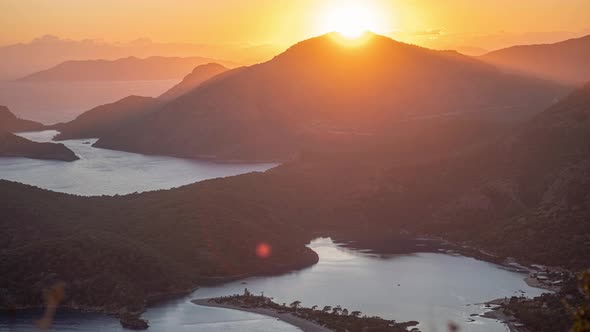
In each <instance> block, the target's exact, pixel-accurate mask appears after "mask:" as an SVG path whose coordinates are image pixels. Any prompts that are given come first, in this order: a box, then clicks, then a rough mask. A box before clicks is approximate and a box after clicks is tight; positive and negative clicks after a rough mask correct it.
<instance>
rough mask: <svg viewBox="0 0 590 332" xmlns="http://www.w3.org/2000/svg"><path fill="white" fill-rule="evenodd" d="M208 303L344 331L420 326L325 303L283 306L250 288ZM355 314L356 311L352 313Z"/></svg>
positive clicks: (397, 331) (387, 331)
mask: <svg viewBox="0 0 590 332" xmlns="http://www.w3.org/2000/svg"><path fill="white" fill-rule="evenodd" d="M209 302H214V303H217V304H224V305H228V306H233V307H236V308H249V309H254V308H258V309H270V310H273V311H275V312H277V313H290V314H292V315H294V316H296V317H299V318H302V319H305V320H308V321H311V322H314V323H317V324H319V325H321V326H324V327H326V328H328V329H330V330H332V331H338V332H344V331H350V332H365V331H374V332H377V331H378V332H406V331H408V328H409V327H412V326H416V325H418V322H406V323H398V322H396V321H394V320H387V319H383V318H380V317H375V316H373V317H369V316H366V315H364V316H361V312H360V311H353V312H352V313H350V314H349V312H348V309H346V308H341V307H340V306H334V307H331V306H325V307H324V309H323V310H317V309H316V308H317V306H315V308H314V307H312V308H305V307H301V302H300V301H294V302H293V303H291V305H289V306H285V305H280V304H278V303H275V302H273V301H272V300H271V298H268V297H264V296H257V295H253V294H251V293H249V292H248V291H247V290H246V291H245V292H244V294H243V295H231V296H224V297H218V298H213V299H209ZM353 313H354V314H353Z"/></svg>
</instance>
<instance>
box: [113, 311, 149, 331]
mask: <svg viewBox="0 0 590 332" xmlns="http://www.w3.org/2000/svg"><path fill="white" fill-rule="evenodd" d="M119 322H120V323H121V326H122V327H123V328H125V329H128V330H147V329H148V328H149V327H150V324H149V322H148V321H147V320H145V319H141V318H139V315H135V314H124V315H121V317H120V319H119Z"/></svg>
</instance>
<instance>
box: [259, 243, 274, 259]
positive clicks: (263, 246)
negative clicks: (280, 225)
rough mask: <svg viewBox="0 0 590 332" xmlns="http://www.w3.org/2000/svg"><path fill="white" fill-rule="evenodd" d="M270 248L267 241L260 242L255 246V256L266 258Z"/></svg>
mask: <svg viewBox="0 0 590 332" xmlns="http://www.w3.org/2000/svg"><path fill="white" fill-rule="evenodd" d="M271 251H272V248H271V247H270V245H268V243H264V242H261V243H259V244H258V245H257V246H256V256H258V257H259V258H268V256H270V254H271Z"/></svg>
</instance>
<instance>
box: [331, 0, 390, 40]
mask: <svg viewBox="0 0 590 332" xmlns="http://www.w3.org/2000/svg"><path fill="white" fill-rule="evenodd" d="M323 25H324V27H323V29H322V30H323V31H324V32H338V33H339V34H340V35H342V36H343V37H345V38H349V39H356V38H360V37H361V36H363V34H364V33H365V32H367V31H372V32H379V30H380V26H379V15H378V13H377V12H376V11H375V10H374V9H373V8H371V7H369V6H368V5H366V3H364V2H348V3H346V2H343V3H342V4H340V5H337V6H335V7H334V8H331V9H329V10H328V11H327V13H326V15H325V17H324V24H323Z"/></svg>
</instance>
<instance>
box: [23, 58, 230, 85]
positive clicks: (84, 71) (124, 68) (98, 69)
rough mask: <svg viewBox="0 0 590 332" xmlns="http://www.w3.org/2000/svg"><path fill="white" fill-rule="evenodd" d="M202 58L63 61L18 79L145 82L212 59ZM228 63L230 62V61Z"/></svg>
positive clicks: (183, 71) (170, 76)
mask: <svg viewBox="0 0 590 332" xmlns="http://www.w3.org/2000/svg"><path fill="white" fill-rule="evenodd" d="M214 61H215V60H213V59H209V58H202V57H189V58H178V57H159V56H158V57H156V56H154V57H149V58H145V59H139V58H136V57H128V58H124V59H118V60H82V61H66V62H64V63H61V64H59V65H57V66H55V67H53V68H50V69H47V70H43V71H40V72H37V73H33V74H31V75H28V76H26V77H23V78H21V79H19V81H21V82H56V81H60V82H61V81H76V82H79V81H144V80H168V79H175V78H181V77H184V76H185V75H186V73H188V72H190V71H191V70H193V68H195V67H196V66H199V65H202V64H207V63H211V62H214ZM228 65H230V66H231V65H232V64H231V63H229V64H228Z"/></svg>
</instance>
